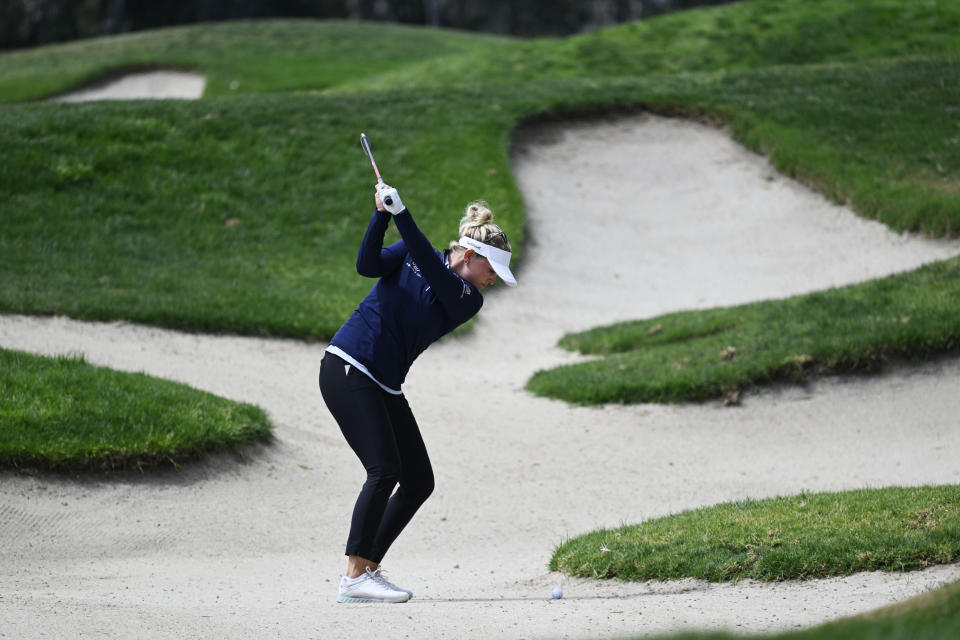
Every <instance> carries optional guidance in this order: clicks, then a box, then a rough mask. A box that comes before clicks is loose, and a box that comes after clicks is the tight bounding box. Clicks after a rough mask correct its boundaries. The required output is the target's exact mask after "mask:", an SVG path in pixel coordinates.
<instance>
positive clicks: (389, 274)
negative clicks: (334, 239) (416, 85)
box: [320, 185, 517, 602]
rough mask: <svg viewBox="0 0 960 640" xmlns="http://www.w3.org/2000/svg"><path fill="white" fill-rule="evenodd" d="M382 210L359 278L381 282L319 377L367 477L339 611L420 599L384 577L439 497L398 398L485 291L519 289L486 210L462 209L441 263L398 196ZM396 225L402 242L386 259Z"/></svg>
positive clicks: (366, 242) (389, 190)
mask: <svg viewBox="0 0 960 640" xmlns="http://www.w3.org/2000/svg"><path fill="white" fill-rule="evenodd" d="M376 203H377V210H376V211H375V212H374V214H373V217H372V218H371V219H370V225H369V226H368V227H367V233H366V235H364V237H363V243H362V244H361V245H360V252H359V255H358V256H357V272H358V273H360V275H363V276H366V277H368V278H379V280H377V282H376V284H374V285H373V288H371V289H370V292H369V293H368V294H367V296H366V297H365V298H364V299H363V301H362V302H361V303H360V306H359V307H357V310H356V311H354V312H353V315H351V316H350V319H349V320H347V322H346V323H345V324H344V325H343V326H342V327H340V330H339V331H337V333H336V335H335V336H334V337H333V340H331V341H330V346H329V347H327V350H326V353H325V354H324V357H323V362H322V364H321V366H320V390H321V392H322V393H323V399H324V402H326V404H327V407H328V408H329V409H330V413H332V414H333V417H334V418H335V419H336V421H337V423H338V424H339V425H340V430H341V431H342V432H343V435H344V437H345V438H346V439H347V442H348V443H349V445H350V447H351V448H352V449H353V451H354V452H355V453H356V454H357V457H358V458H360V461H361V462H362V463H363V466H364V468H365V469H366V471H367V480H366V482H364V484H363V488H362V489H361V490H360V495H359V497H358V498H357V502H356V505H355V506H354V509H353V518H352V520H351V522H350V535H349V537H348V539H347V549H346V555H347V573H346V575H345V576H344V577H343V578H342V579H341V581H340V593H339V597H338V598H337V599H338V601H339V602H406V601H407V600H409V599H410V597H411V596H412V595H413V594H412V592H411V591H409V590H406V589H401V588H400V587H397V586H396V585H394V584H392V583H390V582H388V581H387V580H386V578H385V577H384V575H383V573H382V571H381V569H380V562H381V560H382V559H383V556H384V554H386V552H387V549H389V548H390V545H391V544H392V543H393V541H394V540H395V539H396V538H397V536H398V535H399V534H400V532H401V531H402V530H403V528H404V527H405V526H406V525H407V523H408V522H410V519H411V518H412V517H413V514H414V513H415V512H416V511H417V509H418V508H419V507H420V505H421V504H423V502H424V501H425V500H426V499H427V497H428V496H429V495H430V493H431V492H432V491H433V470H432V468H431V467H430V458H429V457H428V456H427V450H426V447H425V446H424V444H423V438H421V436H420V429H419V427H418V426H417V421H416V419H415V418H414V417H413V413H412V412H411V411H410V406H409V405H408V404H407V400H406V398H405V397H404V396H403V392H402V391H401V390H400V386H401V385H402V384H403V381H404V378H406V375H407V371H408V370H409V369H410V365H411V364H412V363H413V361H414V360H415V359H416V358H417V356H418V355H420V354H421V353H422V352H423V351H424V349H426V348H427V347H429V346H430V345H431V344H432V343H433V342H434V341H436V340H437V339H438V338H440V337H441V336H443V335H445V334H447V333H449V332H450V331H452V330H453V329H455V328H456V327H457V326H459V325H461V324H463V323H464V322H466V321H467V320H469V319H470V318H472V317H473V316H474V315H476V313H477V312H478V311H479V310H480V307H481V305H482V304H483V297H482V296H481V295H480V290H481V289H483V288H484V287H486V286H487V285H490V284H493V283H494V281H495V280H496V278H497V276H498V275H499V276H500V277H501V278H502V279H503V281H504V282H506V283H507V284H508V285H510V286H516V284H517V281H516V280H515V279H514V277H513V274H512V273H511V272H510V243H509V242H508V241H507V237H506V235H505V234H504V233H503V231H502V230H501V229H500V227H498V226H497V225H495V224H493V223H492V219H493V214H492V213H491V212H490V210H489V209H488V208H487V207H486V206H484V205H483V204H481V203H473V204H471V205H469V206H468V207H467V210H466V214H465V215H464V217H463V219H462V220H461V221H460V239H459V240H458V241H457V242H454V243H451V245H450V249H448V250H446V251H443V252H440V251H438V250H436V249H434V248H433V247H432V246H431V245H430V242H429V241H428V240H427V238H426V237H425V236H424V235H423V234H422V233H421V232H420V230H419V229H418V228H417V225H416V223H415V222H414V221H413V216H412V215H410V212H409V211H408V210H407V209H406V208H405V207H404V205H403V203H402V202H401V201H400V196H399V195H398V194H397V190H396V189H394V188H393V187H389V186H387V185H382V186H380V187H378V190H377V192H376ZM385 203H390V204H385ZM391 217H392V218H393V221H394V223H396V225H397V229H398V230H399V231H400V237H401V238H402V240H401V241H400V242H397V243H396V244H392V245H390V246H388V247H384V246H383V236H384V233H385V232H386V230H387V225H388V224H389V223H390V219H391ZM398 485H399V486H398ZM395 487H396V488H397V491H396V493H393V490H394V488H395ZM391 493H392V494H393V495H391Z"/></svg>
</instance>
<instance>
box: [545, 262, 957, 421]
mask: <svg viewBox="0 0 960 640" xmlns="http://www.w3.org/2000/svg"><path fill="white" fill-rule="evenodd" d="M957 300H960V258H953V259H951V260H947V261H943V262H939V263H935V264H932V265H929V266H926V267H922V268H920V269H917V270H915V271H912V272H908V273H905V274H901V275H895V276H890V277H887V278H883V279H879V280H873V281H870V282H866V283H863V284H858V285H853V286H848V287H843V288H837V289H831V290H828V291H821V292H817V293H812V294H806V295H801V296H795V297H792V298H788V299H786V300H775V301H764V302H757V303H752V304H745V305H740V306H735V307H727V308H719V309H711V310H708V311H702V312H680V313H671V314H666V315H663V316H658V317H655V318H651V319H649V320H645V321H637V322H624V323H619V324H615V325H611V326H608V327H601V328H597V329H591V330H589V331H584V332H582V333H577V334H571V335H567V336H565V337H564V338H563V339H562V340H561V343H560V344H561V345H562V346H564V347H566V348H568V349H573V350H577V351H580V352H581V353H584V354H597V355H602V356H603V358H602V359H599V360H590V361H587V362H584V363H578V364H572V365H566V366H563V367H559V368H555V369H551V370H549V371H539V372H537V373H536V374H535V375H534V376H533V377H532V378H531V380H530V381H529V383H528V388H529V389H531V390H532V391H534V392H535V393H537V394H540V395H546V396H551V397H558V398H563V399H565V400H568V401H570V402H576V403H580V404H602V403H606V402H684V401H702V400H708V399H711V398H717V397H720V396H722V395H724V394H728V393H731V392H733V391H736V390H742V389H749V388H752V387H754V386H756V385H759V384H765V383H770V382H797V381H801V380H804V379H806V378H809V377H810V376H812V375H814V374H824V373H843V372H870V371H876V370H878V369H880V368H881V367H882V366H883V365H884V363H886V362H889V361H890V360H895V359H896V360H899V359H921V358H924V357H927V356H931V355H934V354H941V353H950V352H956V351H957V350H960V306H958V305H957ZM731 347H732V349H733V351H729V349H730V348H731Z"/></svg>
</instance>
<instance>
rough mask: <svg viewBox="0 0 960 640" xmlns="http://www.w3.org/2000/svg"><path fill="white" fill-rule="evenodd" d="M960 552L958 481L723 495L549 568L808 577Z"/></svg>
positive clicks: (596, 543)
mask: <svg viewBox="0 0 960 640" xmlns="http://www.w3.org/2000/svg"><path fill="white" fill-rule="evenodd" d="M958 559H960V487H958V486H938V487H917V488H886V489H870V490H866V489H865V490H859V491H848V492H842V493H805V494H801V495H799V496H791V497H781V498H773V499H766V500H751V501H746V502H735V503H726V504H721V505H717V506H713V507H707V508H703V509H696V510H693V511H687V512H684V513H679V514H676V515H671V516H666V517H663V518H657V519H655V520H650V521H647V522H643V523H641V524H636V525H629V526H624V527H620V528H618V529H607V530H600V531H593V532H590V533H587V534H585V535H582V536H579V537H577V538H574V539H572V540H569V541H566V542H564V543H563V544H561V545H560V546H559V547H558V548H557V549H556V550H555V551H554V554H553V557H552V559H551V561H550V569H551V570H553V571H562V572H564V573H567V574H570V575H572V576H577V577H587V578H617V579H620V580H632V581H643V580H672V579H679V578H698V579H702V580H709V581H713V582H724V581H736V580H742V579H748V578H749V579H754V580H765V581H772V580H804V579H809V578H825V577H831V576H845V575H850V574H852V573H855V572H858V571H911V570H917V569H922V568H924V567H927V566H930V565H933V564H945V563H950V562H954V561H956V560H958Z"/></svg>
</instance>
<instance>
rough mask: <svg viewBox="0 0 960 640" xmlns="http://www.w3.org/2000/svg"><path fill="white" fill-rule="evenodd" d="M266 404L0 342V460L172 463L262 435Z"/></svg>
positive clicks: (58, 464) (65, 464)
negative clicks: (2, 345)
mask: <svg viewBox="0 0 960 640" xmlns="http://www.w3.org/2000/svg"><path fill="white" fill-rule="evenodd" d="M270 437H271V426H270V423H269V421H268V420H267V416H266V414H265V413H264V412H263V411H262V410H260V409H258V408H256V407H254V406H252V405H249V404H241V403H237V402H231V401H229V400H225V399H223V398H219V397H217V396H214V395H212V394H209V393H204V392H201V391H197V390H195V389H191V388H190V387H187V386H186V385H182V384H177V383H174V382H170V381H167V380H160V379H157V378H152V377H150V376H146V375H143V374H131V373H122V372H118V371H112V370H110V369H106V368H103V367H95V366H92V365H90V364H88V363H86V362H85V361H84V360H83V359H82V358H75V357H59V358H43V357H40V356H34V355H29V354H26V353H21V352H18V351H9V350H5V349H0V464H2V465H4V466H12V467H36V468H41V469H48V470H49V469H53V470H62V471H88V470H104V469H131V468H142V467H145V466H155V465H158V464H177V463H179V462H181V461H184V460H187V459H193V458H197V457H198V456H200V455H202V454H203V453H205V452H207V451H210V450H213V449H220V450H223V449H227V450H235V449H237V448H238V447H239V446H241V445H244V444H248V443H251V442H254V441H258V440H259V441H269V439H270Z"/></svg>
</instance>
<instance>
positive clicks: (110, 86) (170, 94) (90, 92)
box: [53, 71, 207, 102]
mask: <svg viewBox="0 0 960 640" xmlns="http://www.w3.org/2000/svg"><path fill="white" fill-rule="evenodd" d="M206 85H207V79H206V78H205V77H204V76H202V75H201V74H199V73H191V72H188V71H146V72H143V73H131V74H128V75H125V76H122V77H120V78H116V79H112V80H109V81H107V82H105V83H101V84H97V85H94V86H90V87H86V88H83V89H79V90H77V91H72V92H70V93H67V94H64V95H62V96H58V97H56V98H53V101H54V102H91V101H94V100H148V99H153V100H159V99H165V98H175V99H181V100H197V99H199V98H200V97H202V96H203V89H204V87H206Z"/></svg>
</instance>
